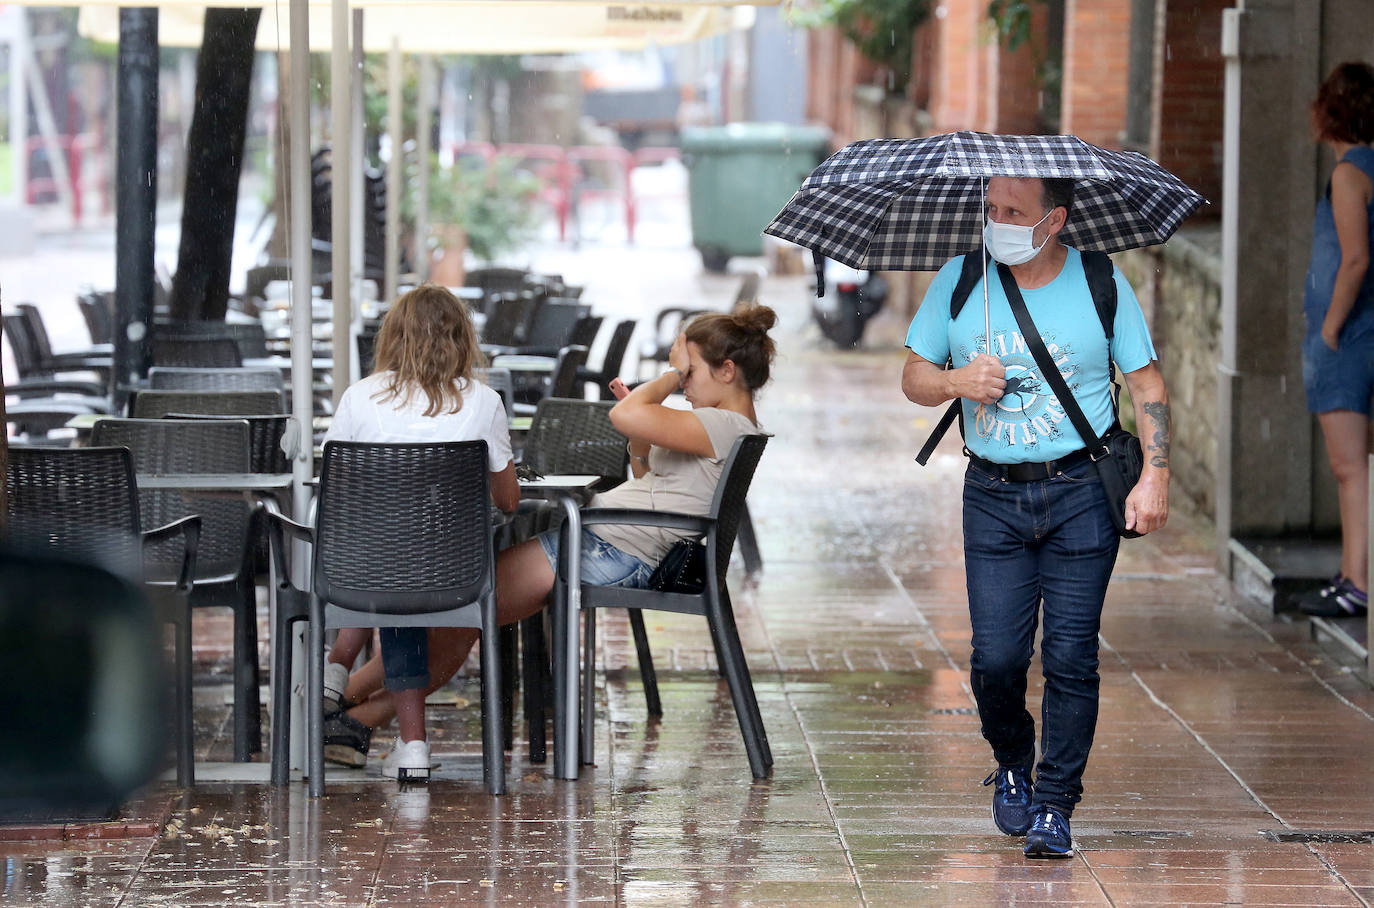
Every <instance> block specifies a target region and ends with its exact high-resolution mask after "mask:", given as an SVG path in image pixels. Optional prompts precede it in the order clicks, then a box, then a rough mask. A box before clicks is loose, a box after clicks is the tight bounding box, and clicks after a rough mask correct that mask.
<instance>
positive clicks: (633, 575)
mask: <svg viewBox="0 0 1374 908" xmlns="http://www.w3.org/2000/svg"><path fill="white" fill-rule="evenodd" d="M560 532H561V531H560V530H548V531H547V532H543V533H540V534H539V535H538V536H536V537H535V538H536V539H538V540H539V544H540V545H541V546H543V547H544V555H545V556H546V557H547V558H548V559H549V566H550V567H552V568H553V570H554V573H555V574H556V573H558V534H559V533H560ZM653 572H654V566H653V565H651V564H645V563H644V562H643V561H640V560H639V559H638V558H636V557H635V556H634V555H631V554H630V553H629V552H623V551H621V550H620V549H618V548H616V547H615V546H613V545H611V544H610V543H609V542H607V541H606V540H604V539H602V538H601V537H600V536H598V535H596V534H595V533H593V532H592V531H591V530H588V529H584V530H583V531H582V582H583V583H590V584H592V585H594V586H624V587H629V588H631V589H640V590H643V589H648V588H649V575H651V574H652V573H653Z"/></svg>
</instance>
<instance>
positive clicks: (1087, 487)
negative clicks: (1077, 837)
mask: <svg viewBox="0 0 1374 908" xmlns="http://www.w3.org/2000/svg"><path fill="white" fill-rule="evenodd" d="M1120 541H1121V540H1120V538H1119V537H1118V536H1117V535H1116V531H1115V529H1114V528H1113V526H1112V521H1111V516H1110V515H1109V514H1108V513H1107V501H1106V497H1105V495H1104V494H1103V491H1102V484H1101V482H1100V481H1098V478H1097V468H1096V467H1095V466H1094V465H1093V464H1092V463H1091V462H1084V463H1082V464H1080V465H1078V466H1076V467H1074V468H1072V469H1070V470H1066V471H1064V472H1063V473H1062V474H1060V475H1058V476H1055V477H1053V478H1051V479H1046V480H1038V481H1035V482H1003V481H1002V480H1001V479H999V478H996V477H994V476H990V475H988V474H987V473H985V472H984V471H982V470H980V469H979V468H978V467H976V466H974V465H972V464H970V465H969V468H968V472H967V473H966V474H965V476H964V567H965V571H966V574H967V582H968V600H969V618H970V622H971V624H972V626H973V657H972V659H971V666H972V672H971V678H970V680H971V682H972V686H973V695H974V697H975V698H976V699H977V701H978V715H979V717H980V718H981V720H982V724H983V737H984V738H986V739H987V741H988V743H989V744H991V745H992V752H993V756H994V757H995V758H996V759H997V762H998V763H999V764H1001V765H1004V766H1029V765H1030V764H1031V763H1032V762H1033V760H1034V757H1035V720H1034V719H1032V718H1031V715H1030V713H1029V712H1028V711H1027V710H1026V676H1027V673H1028V672H1029V670H1030V663H1031V656H1032V654H1033V653H1034V648H1035V631H1036V627H1037V624H1038V622H1039V618H1040V614H1041V611H1042V610H1043V613H1044V622H1045V631H1044V636H1043V638H1042V643H1041V645H1042V648H1043V652H1042V653H1041V658H1040V661H1041V665H1042V670H1043V672H1044V676H1045V691H1044V696H1043V698H1042V700H1041V706H1040V726H1041V746H1040V750H1041V756H1040V763H1039V765H1038V766H1037V767H1036V779H1035V798H1034V806H1035V807H1037V808H1039V807H1041V806H1046V805H1048V806H1052V807H1056V808H1058V809H1060V810H1062V811H1063V812H1064V814H1065V815H1066V816H1067V815H1069V814H1071V813H1072V812H1073V806H1074V805H1075V804H1077V803H1078V801H1079V798H1080V797H1081V796H1082V794H1083V770H1084V768H1085V767H1086V766H1087V764H1088V751H1089V750H1090V749H1091V748H1092V743H1093V733H1094V731H1095V730H1096V727H1097V695H1098V673H1097V665H1098V655H1097V634H1098V629H1099V627H1100V625H1101V620H1102V603H1103V600H1104V599H1105V598H1106V595H1107V581H1108V580H1109V579H1110V578H1111V574H1112V567H1113V565H1115V564H1116V553H1117V548H1118V546H1119V545H1120Z"/></svg>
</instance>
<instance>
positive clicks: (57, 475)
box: [5, 445, 141, 577]
mask: <svg viewBox="0 0 1374 908" xmlns="http://www.w3.org/2000/svg"><path fill="white" fill-rule="evenodd" d="M5 492H6V496H7V511H8V517H9V522H8V525H7V526H6V528H5V531H6V535H7V536H8V537H9V539H10V540H11V541H12V543H13V544H15V545H16V546H18V547H19V548H21V549H34V548H40V549H47V550H50V551H52V552H54V553H57V554H60V555H66V556H71V557H74V558H79V559H81V560H85V561H91V562H93V563H96V564H100V565H101V566H103V567H106V568H108V569H110V570H113V571H115V572H116V573H119V574H122V575H124V576H127V577H136V576H138V574H139V571H140V567H139V565H140V551H139V549H140V547H141V540H140V539H139V526H140V524H139V508H138V495H137V492H136V487H135V485H134V467H133V459H132V457H131V456H130V454H129V451H128V450H127V449H126V448H122V447H89V448H36V447H35V448H30V447H23V446H20V445H11V446H10V448H9V460H8V463H7V464H6V470H5Z"/></svg>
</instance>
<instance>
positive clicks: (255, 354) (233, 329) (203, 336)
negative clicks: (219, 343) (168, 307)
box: [153, 321, 268, 359]
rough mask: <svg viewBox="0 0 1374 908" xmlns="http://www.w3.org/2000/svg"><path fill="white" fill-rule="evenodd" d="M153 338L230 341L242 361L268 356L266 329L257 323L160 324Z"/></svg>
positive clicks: (156, 326)
mask: <svg viewBox="0 0 1374 908" xmlns="http://www.w3.org/2000/svg"><path fill="white" fill-rule="evenodd" d="M153 338H154V339H158V338H172V339H181V338H190V339H193V340H197V339H199V340H207V339H210V340H213V339H218V340H224V339H228V340H231V341H233V342H234V343H235V344H236V345H237V346H238V348H239V356H240V357H242V358H243V359H255V358H259V357H263V356H267V355H268V351H267V330H266V329H265V328H263V326H262V323H261V322H255V321H234V322H229V321H211V322H159V323H158V324H156V325H154V326H153Z"/></svg>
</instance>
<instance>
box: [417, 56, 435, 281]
mask: <svg viewBox="0 0 1374 908" xmlns="http://www.w3.org/2000/svg"><path fill="white" fill-rule="evenodd" d="M419 65H420V97H419V107H420V110H419V115H418V116H417V117H416V118H415V162H416V175H415V253H414V261H415V273H416V274H417V275H419V277H420V280H422V281H426V280H429V156H430V154H431V149H430V147H429V134H430V129H431V127H432V122H433V120H432V115H433V113H434V111H433V107H434V64H433V63H432V62H431V61H430V58H429V57H428V56H427V55H425V56H421V57H420V58H419Z"/></svg>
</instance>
